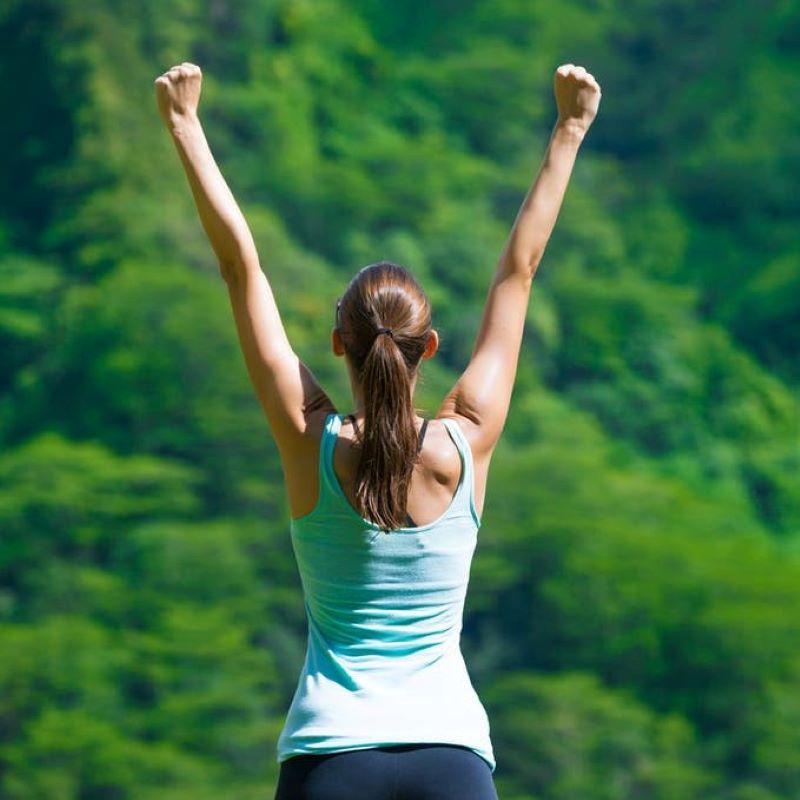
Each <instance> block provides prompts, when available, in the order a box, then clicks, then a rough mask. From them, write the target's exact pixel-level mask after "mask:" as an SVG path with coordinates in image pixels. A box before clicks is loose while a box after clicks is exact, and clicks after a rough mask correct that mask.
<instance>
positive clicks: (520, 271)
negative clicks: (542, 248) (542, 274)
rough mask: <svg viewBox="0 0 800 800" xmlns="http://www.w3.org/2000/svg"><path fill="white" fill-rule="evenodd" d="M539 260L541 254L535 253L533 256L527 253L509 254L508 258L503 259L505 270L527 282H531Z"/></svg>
mask: <svg viewBox="0 0 800 800" xmlns="http://www.w3.org/2000/svg"><path fill="white" fill-rule="evenodd" d="M541 260H542V253H539V252H535V253H534V254H533V255H530V254H527V253H525V254H522V253H510V254H509V257H507V258H506V259H505V263H506V270H507V271H508V272H509V273H511V274H513V275H518V276H519V277H521V278H524V279H525V280H527V281H532V280H533V276H534V275H535V274H536V270H537V269H538V268H539V262H540V261H541Z"/></svg>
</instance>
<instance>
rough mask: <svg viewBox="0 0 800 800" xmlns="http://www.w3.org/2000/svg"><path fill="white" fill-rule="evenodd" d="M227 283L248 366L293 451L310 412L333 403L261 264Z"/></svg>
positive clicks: (282, 444)
mask: <svg viewBox="0 0 800 800" xmlns="http://www.w3.org/2000/svg"><path fill="white" fill-rule="evenodd" d="M223 274H224V273H223ZM226 283H227V285H228V294H229V297H230V302H231V307H232V309H233V316H234V320H235V322H236V330H237V332H238V335H239V342H240V344H241V348H242V354H243V355H244V360H245V364H246V366H247V371H248V373H249V375H250V379H251V381H252V383H253V387H254V388H255V390H256V394H257V395H258V399H259V402H260V403H261V406H262V408H263V409H264V413H265V414H266V416H267V420H268V421H269V425H270V428H271V430H272V434H273V436H274V438H275V441H276V443H277V445H278V449H279V450H280V452H281V456H282V457H283V458H284V459H285V458H286V457H287V456H289V457H291V455H292V454H293V453H297V452H298V451H299V450H300V449H301V448H302V447H303V445H304V443H305V442H306V441H307V439H308V436H307V434H308V421H309V418H310V417H311V415H313V414H314V413H315V412H319V411H322V410H331V411H332V410H334V409H333V404H332V403H331V401H330V400H329V398H328V396H327V395H326V394H325V392H324V391H323V390H322V387H320V385H319V384H318V383H317V381H316V379H315V378H314V375H313V374H312V373H311V371H310V370H309V369H308V367H306V365H305V364H303V363H302V362H301V361H300V359H299V358H298V357H297V354H296V353H295V352H294V350H293V349H292V347H291V345H290V344H289V340H288V338H287V337H286V331H285V330H284V327H283V323H282V322H281V318H280V314H279V312H278V308H277V305H276V304H275V298H274V296H273V294H272V289H271V287H270V285H269V282H268V280H267V277H266V275H264V273H263V272H262V270H261V268H260V267H259V266H258V265H255V266H254V267H251V268H250V269H248V270H241V271H239V273H238V274H237V275H236V277H233V276H231V275H230V273H228V274H227V275H226Z"/></svg>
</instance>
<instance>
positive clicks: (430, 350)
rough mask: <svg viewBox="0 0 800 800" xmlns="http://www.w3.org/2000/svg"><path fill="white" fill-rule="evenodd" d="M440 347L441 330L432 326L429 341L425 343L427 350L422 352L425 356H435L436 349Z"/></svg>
mask: <svg viewBox="0 0 800 800" xmlns="http://www.w3.org/2000/svg"><path fill="white" fill-rule="evenodd" d="M438 349H439V332H438V331H437V330H436V329H435V328H431V330H430V332H429V333H428V343H427V344H426V345H425V352H424V353H423V354H422V357H423V358H433V356H434V355H435V354H436V351H437V350H438Z"/></svg>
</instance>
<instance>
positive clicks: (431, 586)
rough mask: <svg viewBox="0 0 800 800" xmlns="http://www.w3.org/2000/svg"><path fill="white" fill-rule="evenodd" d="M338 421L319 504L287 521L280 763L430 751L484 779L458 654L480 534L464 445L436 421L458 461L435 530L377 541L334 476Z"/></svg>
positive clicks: (484, 732)
mask: <svg viewBox="0 0 800 800" xmlns="http://www.w3.org/2000/svg"><path fill="white" fill-rule="evenodd" d="M342 419H343V415H340V414H330V415H329V416H328V417H327V419H326V421H325V426H324V431H323V436H322V440H321V442H320V458H319V472H320V480H319V499H318V501H317V505H316V507H315V508H314V509H313V510H312V511H311V512H310V513H308V514H306V515H305V516H303V517H300V518H299V519H296V520H292V524H291V539H292V547H293V549H294V553H295V557H296V559H297V566H298V570H299V573H300V578H301V582H302V585H303V593H304V604H305V612H306V619H307V623H308V641H307V649H306V657H305V662H304V664H303V668H302V670H301V673H300V678H299V680H298V683H297V688H296V690H295V694H294V698H293V700H292V703H291V706H290V708H289V712H288V714H287V717H286V722H285V725H284V727H283V730H282V732H281V734H280V737H279V739H278V761H279V762H281V761H285V760H286V759H288V758H291V757H292V756H294V755H300V754H306V753H317V754H319V753H334V752H338V751H342V750H357V749H363V748H369V747H381V746H390V745H398V744H422V743H436V744H454V745H460V746H462V747H468V748H470V749H472V750H474V751H475V752H476V753H477V754H478V755H479V756H481V757H482V758H483V759H484V760H485V761H486V762H487V763H488V764H489V766H490V768H491V769H492V771H494V769H495V759H494V754H493V751H492V744H491V741H490V736H489V721H488V718H487V715H486V712H485V710H484V707H483V705H482V704H481V702H480V700H479V698H478V696H477V694H476V692H475V689H474V688H473V686H472V683H471V680H470V677H469V674H468V672H467V668H466V665H465V662H464V658H463V655H462V653H461V648H460V636H461V628H462V620H463V611H464V600H465V597H466V592H467V585H468V582H469V573H470V567H471V563H472V556H473V553H474V551H475V546H476V542H477V531H478V528H479V526H480V520H479V518H478V515H477V512H476V510H475V502H474V472H473V465H472V453H471V451H470V448H469V444H468V443H467V440H466V439H465V438H464V435H463V433H462V432H461V429H460V428H459V426H458V423H457V422H456V421H455V420H452V419H442V420H441V422H442V423H443V424H444V425H445V427H446V428H447V431H448V433H449V435H450V437H451V439H452V440H453V442H454V443H455V445H456V447H457V448H458V452H459V454H460V457H461V477H460V479H459V483H458V487H457V489H456V491H455V494H454V496H453V498H452V500H451V502H450V505H449V506H448V507H447V509H446V510H445V511H444V513H443V514H442V515H441V516H440V517H439V518H438V519H436V520H435V521H434V522H431V523H429V524H427V525H419V526H414V527H406V528H398V529H396V530H394V531H390V532H388V533H387V532H384V531H383V530H382V529H381V528H380V527H378V526H376V525H375V524H373V523H372V522H370V521H369V520H366V519H364V518H363V517H361V516H360V515H359V514H358V513H357V512H356V510H355V509H354V508H353V506H352V505H350V502H349V501H348V500H347V498H346V496H345V494H344V492H343V491H342V488H341V486H340V485H339V481H338V479H337V477H336V474H335V472H334V470H333V450H334V447H335V445H336V441H337V439H338V436H339V431H340V428H341V424H342Z"/></svg>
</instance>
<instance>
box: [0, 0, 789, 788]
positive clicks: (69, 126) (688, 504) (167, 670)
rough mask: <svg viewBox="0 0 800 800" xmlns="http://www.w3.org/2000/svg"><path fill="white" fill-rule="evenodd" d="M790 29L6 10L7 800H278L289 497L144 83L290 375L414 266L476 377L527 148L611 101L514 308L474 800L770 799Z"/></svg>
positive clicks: (43, 7) (528, 17)
mask: <svg viewBox="0 0 800 800" xmlns="http://www.w3.org/2000/svg"><path fill="white" fill-rule="evenodd" d="M799 54H800V9H798V7H797V4H795V3H791V2H775V3H770V4H767V5H765V6H764V7H763V10H762V11H761V12H760V13H758V14H757V15H754V14H753V9H752V7H751V6H750V4H747V3H743V2H741V3H740V2H722V0H711V2H708V3H704V4H697V3H691V2H689V0H659V2H655V0H652V1H651V2H643V0H636V1H635V2H630V3H625V4H622V3H611V2H604V3H593V2H588V0H562V2H555V1H554V0H492V2H489V1H488V0H462V2H458V3H456V2H453V0H426V2H418V0H409V1H408V2H405V3H383V2H377V0H351V1H350V2H346V0H315V1H314V2H311V0H242V2H237V3H232V2H226V1H224V0H223V1H219V2H200V1H199V0H182V2H179V3H169V4H164V3H159V2H156V1H155V0H142V2H139V3H136V4H118V3H114V2H111V0H85V2H81V3H78V2H72V3H69V2H67V3H65V2H58V1H57V0H36V2H30V0H27V1H26V0H6V2H5V3H4V4H3V5H2V7H0V107H2V108H4V109H5V110H6V114H5V115H4V124H3V125H2V126H0V278H1V279H2V282H1V283H0V286H1V287H2V288H0V445H2V447H1V449H0V800H40V799H42V800H43V799H44V798H46V799H47V800H50V799H51V798H53V799H54V800H60V799H61V798H64V800H73V799H74V800H95V799H99V798H103V799H104V800H106V799H107V798H114V799H115V800H128V798H131V799H133V798H135V799H136V800H140V799H142V798H143V799H144V800H148V799H149V798H153V800H155V798H158V799H159V800H178V798H192V800H204V798H209V800H210V798H212V797H213V798H216V797H220V796H223V797H225V798H229V799H230V800H251V799H254V798H256V797H258V798H263V797H265V796H270V793H271V791H272V788H273V785H274V782H275V776H276V774H277V765H276V764H275V753H274V747H275V740H276V738H277V735H278V732H279V730H280V727H281V725H282V722H283V715H284V714H285V711H286V709H287V707H288V702H289V699H290V698H291V695H292V692H293V690H294V687H295V682H296V679H297V674H298V670H299V668H300V664H301V660H302V655H303V648H304V644H305V627H304V616H303V605H302V597H301V593H300V585H299V580H298V576H297V571H296V567H295V565H294V561H293V557H292V552H291V547H290V543H289V537H288V510H287V507H286V502H285V498H284V494H283V488H282V483H281V472H280V465H279V463H278V460H277V455H276V451H275V448H274V445H273V443H272V442H271V439H270V436H269V431H268V429H267V427H266V424H265V422H264V420H263V418H262V416H261V412H260V409H259V407H258V403H257V401H256V399H255V395H254V394H253V392H252V390H251V389H250V386H249V384H248V381H247V375H246V372H245V369H244V364H243V361H242V358H241V355H240V353H239V351H238V345H237V342H236V336H235V329H234V326H233V324H232V320H231V315H230V310H229V307H228V301H227V296H226V292H225V286H224V283H223V282H222V281H221V279H220V276H219V272H218V268H217V265H216V263H215V262H214V259H213V254H212V252H211V250H210V248H209V247H208V245H207V243H206V240H205V237H204V235H203V231H202V228H201V226H200V224H199V222H198V220H197V217H196V214H195V212H194V208H193V204H192V200H191V195H190V192H189V190H188V186H187V184H186V180H185V178H184V176H183V174H182V170H181V167H180V164H179V162H178V159H177V158H176V155H175V152H174V149H173V147H172V144H171V143H170V141H169V138H168V136H167V135H166V134H165V133H164V131H163V130H162V126H161V122H160V120H159V118H158V114H157V110H156V106H155V100H154V96H153V86H152V83H153V80H154V79H155V77H156V76H157V75H159V74H160V73H161V72H163V71H164V70H165V69H167V68H168V67H169V66H171V65H172V64H174V63H179V62H181V61H184V60H188V61H193V62H195V63H198V64H200V65H201V66H202V68H203V71H204V95H203V100H202V102H201V107H200V113H201V118H202V120H203V122H204V125H205V126H206V130H207V133H208V138H209V141H210V143H211V146H212V149H213V150H214V152H215V154H216V156H217V158H218V160H219V162H220V164H221V167H222V169H223V172H224V173H225V175H226V177H227V178H228V180H229V183H230V184H231V186H232V188H233V190H234V193H235V194H236V196H237V197H238V198H239V200H240V202H241V204H242V206H243V208H244V210H245V212H246V215H247V217H248V220H249V222H250V224H251V227H252V229H253V231H254V235H255V239H256V242H257V245H258V248H259V252H260V255H261V259H262V264H263V266H264V269H265V271H266V272H267V274H268V276H269V277H270V280H271V281H272V283H273V286H274V288H275V292H276V296H277V298H278V302H279V306H280V308H281V312H282V314H283V317H284V320H285V323H286V326H287V329H288V331H289V335H290V338H291V340H292V341H293V343H294V345H295V347H296V349H297V351H298V352H299V353H300V355H301V357H302V358H303V359H304V360H305V361H306V362H307V363H309V364H310V365H311V367H312V368H313V369H314V371H315V372H316V374H317V375H318V377H319V378H320V380H321V381H322V383H323V384H324V385H325V387H326V388H327V389H328V390H329V392H330V393H331V395H332V396H333V397H334V399H335V401H336V402H337V403H339V404H340V405H341V407H342V408H343V409H344V408H346V407H347V406H348V402H349V397H348V388H347V382H346V376H345V374H344V370H343V369H342V365H341V363H340V362H338V361H336V360H334V359H333V358H332V356H331V355H330V352H329V345H328V341H329V331H330V326H331V322H332V313H333V308H334V303H335V300H336V298H337V297H338V294H339V293H340V292H341V290H342V287H343V286H344V285H345V283H346V281H347V280H348V279H349V277H350V276H351V275H352V273H353V272H354V271H355V270H356V269H357V268H358V267H360V266H362V265H364V264H366V263H370V262H373V261H376V260H379V259H382V258H387V259H391V260H394V261H398V262H400V263H403V264H405V265H407V266H408V267H409V268H411V269H412V271H413V272H414V273H415V274H416V275H417V276H418V277H419V278H420V279H421V280H422V282H423V284H424V285H425V286H426V288H427V289H428V291H429V294H430V296H431V299H432V301H433V305H434V311H435V324H436V326H437V328H438V329H439V331H440V334H441V338H442V350H441V352H440V355H439V356H437V358H436V359H435V360H434V362H426V370H427V371H426V372H425V373H424V383H423V385H422V387H421V392H422V395H421V403H422V405H423V406H424V407H425V410H426V411H427V412H431V411H433V410H435V408H436V406H437V404H438V400H439V399H440V398H441V396H442V393H443V392H444V391H446V389H448V388H449V387H450V386H451V385H452V382H453V381H454V380H455V379H456V377H457V375H458V374H459V371H460V370H461V369H463V367H464V366H465V365H466V360H467V358H468V356H469V353H470V350H471V346H472V341H473V338H474V335H475V332H476V329H477V323H478V319H479V315H480V311H481V304H482V300H483V297H484V293H485V291H486V288H487V286H488V281H489V279H490V276H491V274H492V271H493V268H494V264H495V260H496V258H497V255H498V253H499V251H500V248H501V247H502V244H503V241H504V237H505V235H506V232H507V230H508V228H509V226H510V225H511V222H512V221H513V218H514V215H515V213H516V209H517V206H518V204H519V202H520V201H521V199H522V196H523V194H524V191H525V189H526V187H527V185H528V183H529V182H530V179H531V177H532V176H533V174H534V172H535V169H536V168H537V166H538V163H539V159H540V158H541V154H542V153H543V150H544V146H545V144H546V141H547V137H548V136H549V132H550V128H551V126H552V124H553V122H554V103H553V99H552V89H551V84H552V75H553V71H554V69H555V67H556V66H557V65H558V64H560V63H564V62H572V63H576V64H584V65H585V66H587V68H589V69H590V70H591V71H592V73H593V74H594V75H595V76H596V77H597V78H598V80H599V82H600V84H601V86H602V88H603V100H602V104H601V109H600V114H599V116H598V119H597V121H596V123H595V125H594V127H593V128H592V130H591V131H590V134H589V136H588V138H587V140H586V142H585V144H584V145H583V149H582V152H581V154H580V156H579V162H578V165H577V167H576V171H575V175H574V179H573V182H572V184H571V186H570V189H569V192H568V195H567V198H566V202H565V206H564V209H563V212H562V215H561V217H560V219H559V222H558V225H557V228H556V231H555V234H554V236H553V238H552V240H551V243H550V246H549V249H548V252H547V254H546V255H545V258H544V261H543V262H542V265H541V267H540V269H539V272H538V274H537V277H536V282H535V285H534V291H533V299H532V303H531V307H530V313H529V318H528V327H527V330H526V341H525V345H524V350H523V355H522V359H521V363H520V371H519V378H518V382H517V386H516V390H515V396H514V400H513V404H512V412H511V415H510V418H509V421H508V424H507V427H506V431H505V434H504V439H503V441H502V443H501V446H500V448H498V451H497V453H496V456H495V460H494V464H493V467H492V470H493V471H492V474H491V476H490V486H489V491H488V496H487V504H486V510H485V514H484V519H483V527H482V528H481V532H480V543H479V547H478V552H477V554H476V558H475V562H474V566H473V573H472V584H471V592H470V596H469V598H468V605H467V618H466V622H465V629H464V638H463V647H464V651H465V654H466V657H467V663H468V665H469V667H470V671H471V674H472V676H473V680H474V682H475V685H476V688H477V689H478V691H479V694H480V695H481V697H482V698H483V699H484V701H485V704H486V706H487V709H488V712H489V716H490V719H491V722H492V735H493V739H494V743H495V749H496V755H497V758H498V768H497V772H496V780H497V784H498V787H499V791H500V796H501V797H502V798H503V800H531V798H535V799H536V800H567V799H568V798H569V799H570V800H571V799H572V798H575V797H578V796H580V797H583V798H587V799H589V798H590V799H591V800H595V799H596V800H612V799H613V800H621V799H623V798H625V799H626V800H627V799H630V800H633V798H640V797H648V798H652V799H653V800H673V798H681V800H691V799H692V798H697V800H700V798H703V800H708V798H711V799H712V800H784V799H786V798H796V797H800V760H799V759H798V758H797V754H798V753H799V752H800V655H799V654H800V555H798V553H799V552H800V547H799V545H800V425H799V423H798V420H799V419H800V416H799V414H798V394H797V392H798V385H799V382H800V370H799V368H798V360H797V352H798V346H800V340H798V330H800V326H798V324H797V322H798V319H800V309H799V308H798V297H800V245H798V241H797V236H796V230H797V219H798V214H799V213H800V207H799V206H798V204H800V199H798V197H799V196H798V194H797V192H796V190H795V186H794V184H795V180H794V178H795V176H796V175H797V174H798V169H799V168H800V149H798V140H797V137H796V135H795V131H796V130H797V128H798V125H800V111H798V106H797V104H796V102H795V101H794V99H793V98H795V97H797V95H798V89H800V86H798V83H800V70H798V66H799V62H800V55H799Z"/></svg>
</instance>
